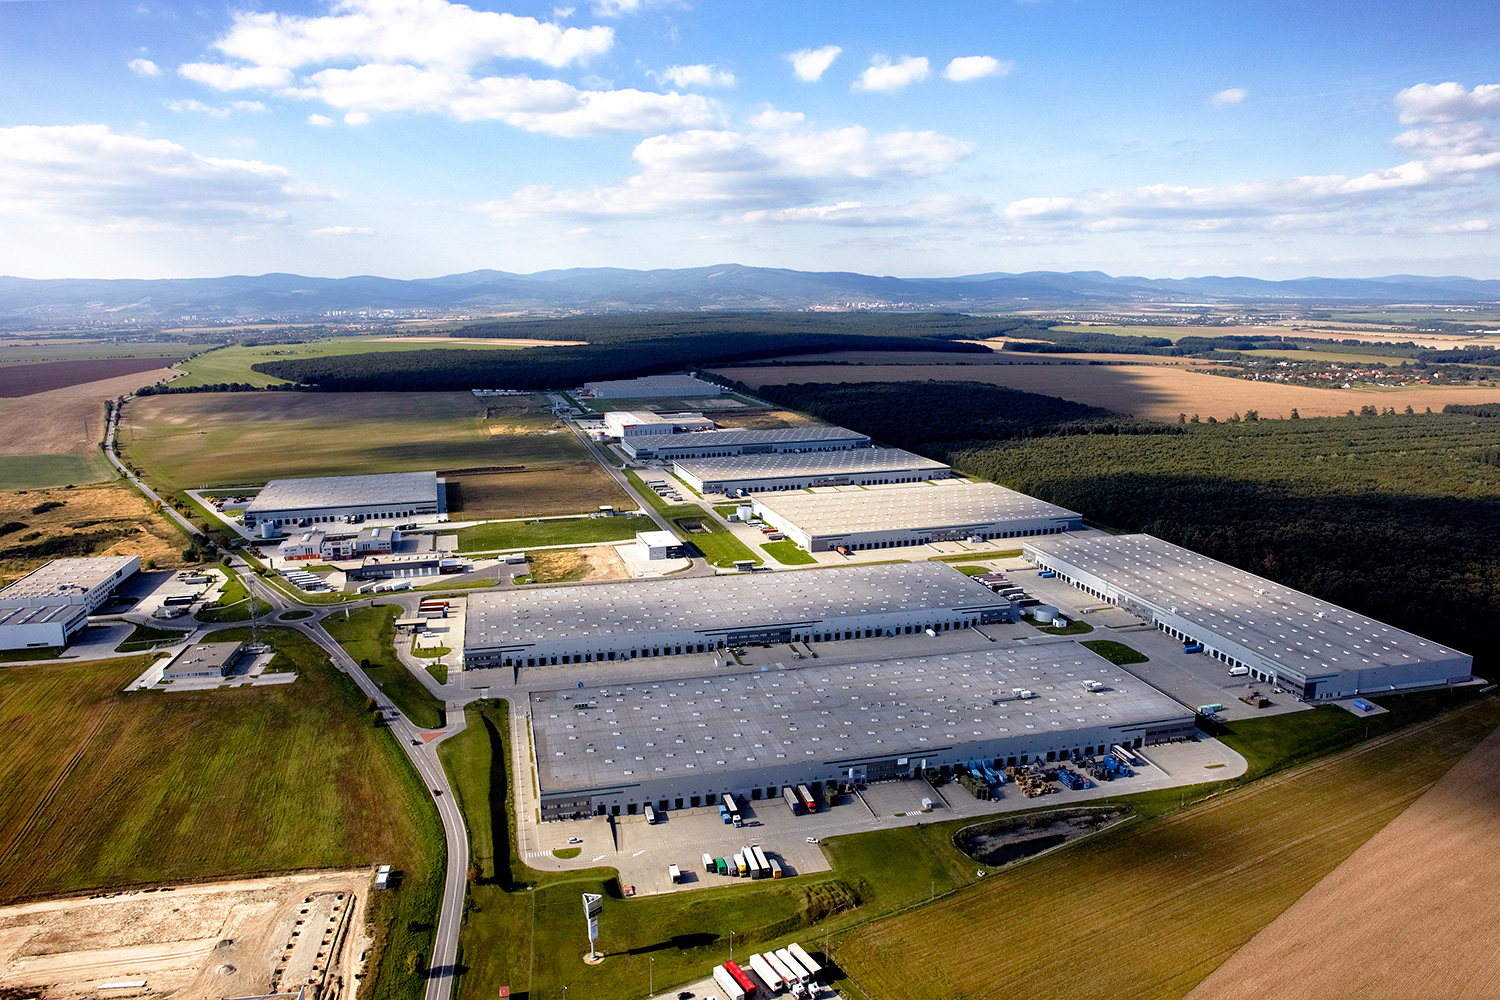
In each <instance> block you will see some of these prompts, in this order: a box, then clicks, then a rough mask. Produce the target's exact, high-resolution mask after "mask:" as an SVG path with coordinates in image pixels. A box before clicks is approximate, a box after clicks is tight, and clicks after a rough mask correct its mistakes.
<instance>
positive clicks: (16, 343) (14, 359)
mask: <svg viewBox="0 0 1500 1000" xmlns="http://www.w3.org/2000/svg"><path fill="white" fill-rule="evenodd" d="M215 346H217V345H215V344H175V343H170V342H165V341H163V342H155V343H149V342H148V343H139V344H128V343H127V344H118V343H115V342H114V341H112V340H87V339H77V338H72V337H67V338H48V337H0V367H3V366H8V365H38V364H43V363H45V362H48V361H114V360H119V359H121V358H156V359H157V360H158V361H160V362H161V363H160V364H158V365H156V367H157V368H164V367H166V366H167V365H168V364H170V363H171V362H173V361H175V360H177V359H178V358H183V357H186V356H187V355H189V354H196V353H197V352H199V351H205V350H208V349H210V348H212V347H215Z"/></svg>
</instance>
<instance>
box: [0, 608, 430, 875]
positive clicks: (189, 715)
mask: <svg viewBox="0 0 1500 1000" xmlns="http://www.w3.org/2000/svg"><path fill="white" fill-rule="evenodd" d="M219 636H220V637H221V638H224V639H230V638H241V639H249V638H250V635H249V631H248V630H241V631H240V632H239V633H238V634H236V633H234V632H224V633H219ZM260 638H261V640H262V641H268V640H269V641H271V642H272V643H273V644H274V645H275V646H276V647H277V649H278V656H277V661H278V662H277V664H276V665H275V666H274V667H273V669H293V670H295V671H297V672H298V673H299V675H300V676H299V679H298V680H297V682H296V683H294V684H290V685H285V686H280V685H278V686H270V687H243V688H236V689H232V690H214V691H179V692H174V693H173V694H171V695H166V694H163V693H161V692H156V691H145V692H131V693H128V694H125V693H121V689H122V688H123V687H124V686H125V685H126V684H127V683H128V682H129V681H130V680H131V679H132V678H134V677H135V676H136V675H138V674H139V673H140V672H141V671H142V670H144V669H145V667H146V665H147V664H148V663H149V662H150V661H151V659H152V656H151V655H146V656H137V657H123V658H117V659H109V660H101V661H94V662H81V663H80V662H76V661H63V662H53V663H46V664H36V665H31V664H28V665H20V666H11V667H7V668H6V669H5V670H3V671H0V731H4V732H5V733H6V753H5V754H4V755H0V782H3V784H4V787H5V789H6V794H5V795H4V796H0V902H3V903H11V902H15V901H17V900H21V899H28V898H36V897H43V896H52V895H59V894H67V893H76V892H88V891H91V890H97V889H107V890H118V889H122V888H127V887H130V886H138V885H151V884H156V883H162V882H168V883H170V882H180V881H185V880H196V879H204V878H212V877H224V876H231V875H240V874H252V873H261V872H267V871H291V870H296V869H304V868H331V867H345V868H347V867H354V866H360V865H366V864H370V863H372V862H374V861H376V860H380V861H389V862H390V863H393V864H397V865H398V866H400V867H402V868H405V869H406V870H407V871H408V872H409V873H410V881H411V882H421V881H422V880H423V879H425V878H427V877H429V876H434V875H435V876H436V877H439V878H440V876H441V869H442V835H441V832H440V830H439V828H438V824H437V816H436V812H435V810H434V809H433V807H432V805H431V803H430V802H429V801H427V800H426V799H425V797H424V796H422V795H421V794H420V792H421V790H422V789H421V786H420V784H419V783H418V781H417V779H416V777H415V774H414V773H413V772H411V770H410V767H409V765H408V764H407V762H406V761H405V759H404V758H403V756H402V753H401V750H400V748H399V747H397V746H396V745H395V741H394V739H393V738H392V737H391V736H390V734H389V733H388V732H386V731H385V730H382V729H377V728H374V727H373V726H372V725H371V718H370V716H369V715H368V714H367V713H366V712H365V711H364V707H363V705H364V698H363V696H362V695H360V694H359V692H358V690H357V689H356V688H355V687H354V685H353V683H352V682H351V681H349V680H348V679H347V678H346V677H344V676H343V675H341V674H339V673H337V672H336V671H335V670H334V669H333V668H332V667H331V666H330V665H329V664H328V661H327V658H326V656H325V655H324V654H323V653H322V652H321V651H320V650H318V649H317V648H316V647H315V646H313V645H312V643H311V642H309V641H308V640H307V639H305V638H303V637H302V636H301V635H299V634H296V633H293V632H292V631H291V630H289V629H280V628H263V629H261V631H260ZM59 733H67V734H69V738H68V739H67V740H66V741H63V742H59V740H58V734H59ZM434 838H435V840H436V850H435V851H434V850H433V849H432V841H433V840H434ZM409 884H410V883H409Z"/></svg>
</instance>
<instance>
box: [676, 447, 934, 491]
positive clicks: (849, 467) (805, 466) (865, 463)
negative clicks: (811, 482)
mask: <svg viewBox="0 0 1500 1000" xmlns="http://www.w3.org/2000/svg"><path fill="white" fill-rule="evenodd" d="M673 464H674V467H675V468H677V469H680V470H682V472H683V473H685V474H687V475H691V476H694V477H696V478H697V479H698V481H699V482H705V483H706V482H720V481H723V480H729V479H779V478H781V477H783V476H799V475H826V476H835V475H844V474H848V475H858V474H859V473H861V472H897V471H905V470H911V471H913V472H918V471H920V472H926V471H942V470H945V469H947V468H948V466H946V465H944V464H943V463H942V462H934V461H933V460H932V459H930V458H923V457H922V456H921V455H916V454H913V453H912V452H909V451H903V450H902V449H900V448H851V449H849V450H847V451H808V452H800V453H796V454H788V453H785V452H783V453H780V454H775V455H733V456H730V457H728V458H682V459H677V460H676V461H675V462H674V463H673Z"/></svg>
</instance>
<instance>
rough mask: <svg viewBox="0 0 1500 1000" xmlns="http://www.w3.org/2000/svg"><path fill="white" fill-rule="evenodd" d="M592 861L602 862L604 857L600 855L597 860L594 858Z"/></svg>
mask: <svg viewBox="0 0 1500 1000" xmlns="http://www.w3.org/2000/svg"><path fill="white" fill-rule="evenodd" d="M594 860H595V861H603V860H604V855H602V854H601V855H599V856H598V857H597V858H595V859H594Z"/></svg>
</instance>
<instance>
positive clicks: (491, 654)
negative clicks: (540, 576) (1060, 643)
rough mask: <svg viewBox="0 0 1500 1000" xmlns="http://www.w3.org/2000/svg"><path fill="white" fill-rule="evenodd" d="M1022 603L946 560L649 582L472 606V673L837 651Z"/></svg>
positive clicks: (1003, 617) (467, 631)
mask: <svg viewBox="0 0 1500 1000" xmlns="http://www.w3.org/2000/svg"><path fill="white" fill-rule="evenodd" d="M1015 614H1016V606H1015V604H1014V603H1013V602H1011V601H1010V600H1008V599H1006V598H1003V597H1000V596H999V595H997V594H995V593H994V592H993V591H991V590H990V589H989V588H988V587H985V586H984V585H983V584H979V583H975V582H974V581H973V580H971V579H970V578H968V577H967V576H964V575H963V574H962V573H959V572H958V571H957V570H955V569H953V568H952V567H950V566H947V565H945V564H942V563H900V564H894V565H884V566H848V567H838V568H833V569H819V570H803V571H800V572H796V573H765V574H758V573H757V574H740V575H733V576H722V577H706V578H699V579H685V580H671V579H657V580H639V581H632V582H628V583H608V584H598V585H594V586H583V587H559V588H555V589H546V590H511V591H501V592H494V593H486V594H476V595H474V596H473V597H471V598H469V601H468V612H467V615H466V617H465V624H464V666H465V667H466V668H467V669H476V668H483V667H536V666H543V665H550V664H559V663H592V662H598V661H608V660H632V659H637V658H640V657H653V656H676V655H683V654H687V653H702V652H705V651H709V650H715V649H720V648H723V647H724V646H729V645H735V644H738V643H745V642H792V641H795V640H801V641H804V642H830V641H834V640H840V639H856V638H873V637H876V636H885V635H896V634H906V635H910V634H913V633H916V632H921V631H923V630H926V629H931V630H933V631H934V632H941V631H947V630H950V629H956V628H958V629H961V628H967V627H969V626H971V625H980V624H985V623H989V622H998V621H1011V620H1013V619H1014V617H1015Z"/></svg>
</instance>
